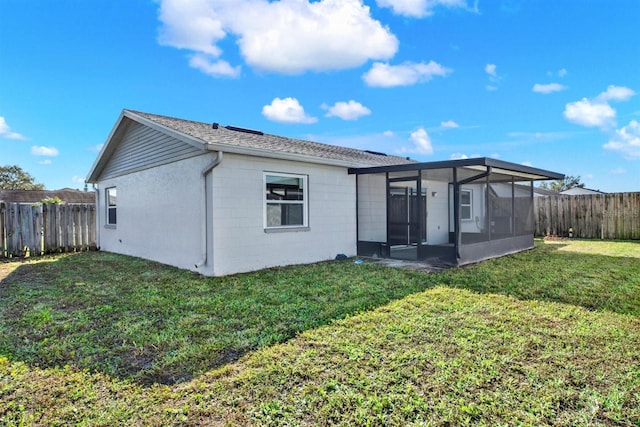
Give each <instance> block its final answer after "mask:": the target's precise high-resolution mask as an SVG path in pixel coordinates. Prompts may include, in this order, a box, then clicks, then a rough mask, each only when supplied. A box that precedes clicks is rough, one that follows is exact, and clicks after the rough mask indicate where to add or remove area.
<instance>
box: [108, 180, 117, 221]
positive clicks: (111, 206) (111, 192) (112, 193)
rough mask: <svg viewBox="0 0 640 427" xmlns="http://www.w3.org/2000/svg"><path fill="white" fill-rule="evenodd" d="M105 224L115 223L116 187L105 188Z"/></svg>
mask: <svg viewBox="0 0 640 427" xmlns="http://www.w3.org/2000/svg"><path fill="white" fill-rule="evenodd" d="M106 197H107V225H116V205H117V196H116V187H111V188H107V192H106Z"/></svg>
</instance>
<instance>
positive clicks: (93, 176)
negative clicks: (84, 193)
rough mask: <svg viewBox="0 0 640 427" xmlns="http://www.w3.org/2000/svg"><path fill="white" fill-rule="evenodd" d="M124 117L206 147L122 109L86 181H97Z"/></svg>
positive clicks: (115, 142)
mask: <svg viewBox="0 0 640 427" xmlns="http://www.w3.org/2000/svg"><path fill="white" fill-rule="evenodd" d="M125 119H129V120H132V121H135V122H138V123H140V124H143V125H145V126H148V127H150V128H152V129H154V130H157V131H159V132H162V133H164V134H167V135H169V136H172V137H174V138H176V139H178V140H180V141H183V142H185V143H187V144H189V145H191V146H194V147H196V148H199V149H201V150H203V151H204V150H205V149H206V144H205V143H204V142H203V141H201V140H199V139H197V138H193V137H191V136H189V135H186V134H184V133H182V132H178V131H175V130H173V129H171V128H169V127H167V126H163V125H161V124H158V123H156V122H154V121H152V120H149V119H147V118H144V117H142V116H139V115H137V114H136V113H134V112H132V111H130V110H122V112H121V113H120V116H119V117H118V120H117V121H116V124H115V125H114V126H113V128H112V129H111V132H110V133H109V137H108V138H107V140H106V142H105V143H104V145H103V147H102V149H101V150H100V153H99V154H98V157H97V158H96V160H95V162H94V163H93V166H91V170H90V171H89V174H88V175H87V179H86V180H85V181H86V182H88V183H90V184H95V183H97V182H98V180H99V178H100V174H101V173H102V170H103V169H104V167H105V166H106V164H107V162H108V161H109V158H110V157H111V155H112V154H113V152H114V151H115V148H116V146H117V143H118V138H117V136H118V132H119V131H120V129H121V126H125V125H124V124H123V122H124V120H125Z"/></svg>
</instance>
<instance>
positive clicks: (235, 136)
mask: <svg viewBox="0 0 640 427" xmlns="http://www.w3.org/2000/svg"><path fill="white" fill-rule="evenodd" d="M127 111H129V112H130V113H133V114H135V115H137V116H140V117H142V118H144V119H147V120H150V121H152V122H154V123H157V124H159V125H162V126H165V127H167V128H169V129H172V130H174V131H177V132H180V133H183V134H185V135H188V136H190V137H193V138H196V139H199V140H201V141H203V142H204V143H206V144H218V145H228V146H233V147H238V148H246V149H253V150H265V151H270V152H282V153H287V154H296V155H302V156H310V157H315V158H320V159H331V160H338V161H344V162H349V163H352V164H353V165H358V166H385V165H397V164H404V163H413V162H414V161H413V160H410V159H407V158H405V157H399V156H392V155H381V154H375V153H370V152H367V151H364V150H358V149H354V148H347V147H340V146H337V145H329V144H322V143H319V142H311V141H304V140H301V139H294V138H287V137H283V136H277V135H270V134H256V133H249V132H241V131H237V130H231V129H228V128H226V127H224V126H218V128H217V129H214V128H213V127H212V123H202V122H195V121H191V120H183V119H177V118H174V117H167V116H160V115H156V114H149V113H143V112H140V111H133V110H127Z"/></svg>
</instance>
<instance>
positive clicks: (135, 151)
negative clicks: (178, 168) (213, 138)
mask: <svg viewBox="0 0 640 427" xmlns="http://www.w3.org/2000/svg"><path fill="white" fill-rule="evenodd" d="M203 153H204V151H203V150H200V149H198V148H196V147H193V146H192V145H189V144H186V143H185V142H184V141H180V140H179V139H176V138H174V137H172V136H169V135H165V134H163V133H162V132H159V131H157V130H154V129H151V128H149V127H147V126H145V125H142V124H140V123H136V122H133V123H131V124H130V125H129V126H128V127H127V129H126V130H125V132H124V135H123V136H122V139H121V141H120V144H118V147H117V148H116V149H115V151H114V152H113V155H112V156H111V158H110V160H109V163H108V164H107V165H106V167H105V168H104V170H103V171H102V173H101V174H100V179H107V178H114V177H117V176H122V175H125V174H127V173H131V172H136V171H140V170H144V169H149V168H152V167H155V166H159V165H163V164H167V163H172V162H175V161H178V160H183V159H186V158H189V157H195V156H199V155H201V154H203Z"/></svg>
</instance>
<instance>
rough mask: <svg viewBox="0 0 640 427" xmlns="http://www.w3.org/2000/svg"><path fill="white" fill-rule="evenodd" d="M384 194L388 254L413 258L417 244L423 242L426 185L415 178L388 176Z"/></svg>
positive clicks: (425, 235)
mask: <svg viewBox="0 0 640 427" xmlns="http://www.w3.org/2000/svg"><path fill="white" fill-rule="evenodd" d="M388 189H389V191H388V194H387V206H388V209H387V213H388V216H387V245H388V246H389V247H390V256H391V257H392V258H401V259H417V256H418V250H417V249H418V246H420V245H422V244H423V243H426V240H427V227H426V216H427V215H426V213H427V198H426V188H421V186H420V184H419V181H418V179H417V178H416V179H403V180H399V179H390V180H389V186H388Z"/></svg>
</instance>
